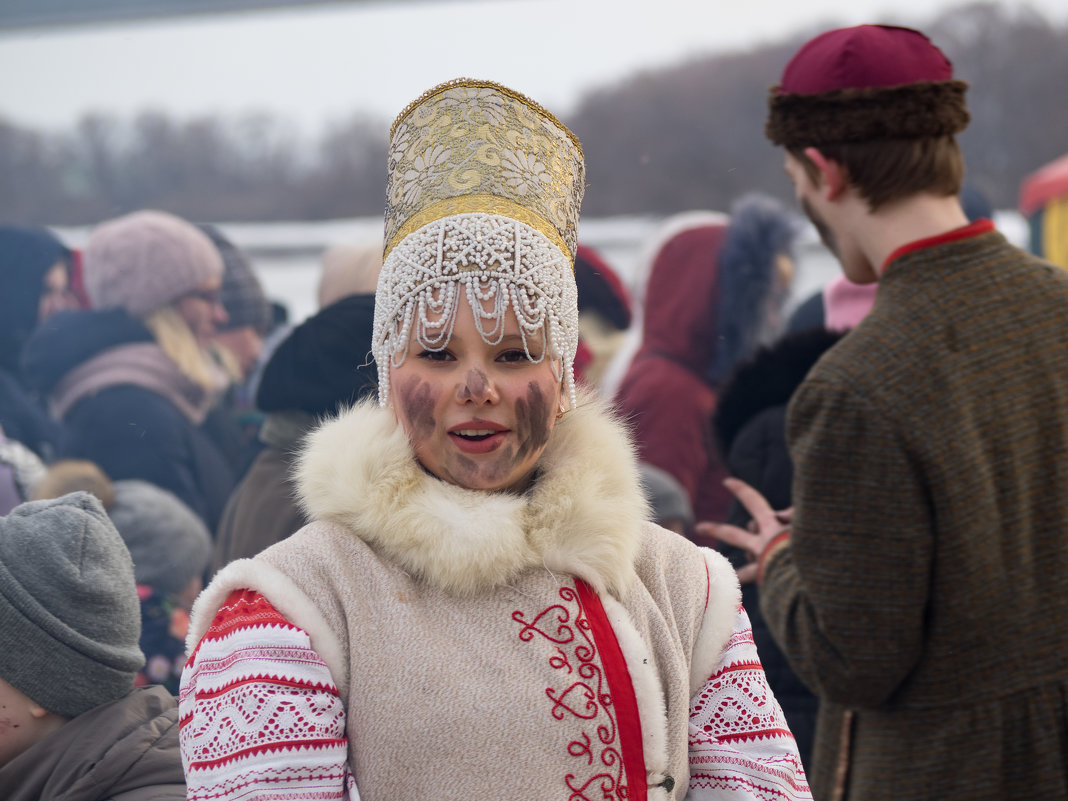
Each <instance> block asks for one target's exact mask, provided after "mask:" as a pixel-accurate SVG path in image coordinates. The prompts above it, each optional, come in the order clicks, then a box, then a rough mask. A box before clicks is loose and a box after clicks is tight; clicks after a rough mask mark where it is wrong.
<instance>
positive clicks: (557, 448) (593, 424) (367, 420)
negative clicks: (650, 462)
mask: <svg viewBox="0 0 1068 801" xmlns="http://www.w3.org/2000/svg"><path fill="white" fill-rule="evenodd" d="M295 473H296V485H297V493H298V497H299V499H300V502H301V505H302V506H303V508H304V510H305V511H306V512H307V514H308V516H309V518H310V519H312V520H326V521H330V522H334V523H339V524H341V525H343V526H344V527H346V528H347V529H349V530H350V531H352V532H353V534H354V535H355V536H358V537H360V538H361V539H363V540H364V541H365V542H367V543H368V544H369V545H371V546H372V547H373V548H374V549H375V550H377V551H378V552H379V553H381V554H382V555H383V556H385V557H387V558H389V559H391V560H392V561H394V562H395V563H396V564H397V565H398V566H400V567H401V568H402V569H403V570H405V571H406V572H408V573H411V574H412V575H415V576H419V577H420V578H422V579H424V580H426V581H428V582H431V583H433V584H435V585H437V586H440V587H442V588H443V589H447V590H449V591H450V592H455V593H458V594H463V595H469V594H472V593H475V592H477V591H479V590H481V589H485V588H488V587H490V586H496V585H500V584H504V583H507V582H508V580H509V579H510V578H511V577H513V576H515V575H516V574H518V573H519V572H521V571H523V570H526V569H529V568H531V567H536V566H538V565H542V566H544V567H545V568H546V569H547V570H550V571H553V572H556V571H559V572H564V573H570V574H572V575H576V576H579V577H580V578H582V579H584V580H585V581H586V582H588V583H589V584H590V585H591V586H592V587H594V588H595V589H596V590H598V591H602V592H603V591H608V592H610V593H612V594H613V595H616V596H617V597H618V596H619V595H620V594H621V593H622V591H623V590H624V589H625V588H626V586H627V585H628V583H629V582H630V580H631V579H632V577H633V576H634V567H633V565H634V559H635V556H636V554H637V551H638V547H639V541H640V538H641V527H642V524H643V522H644V521H646V520H648V519H649V512H648V507H647V504H646V501H645V498H644V495H643V493H642V490H641V484H640V480H639V477H638V468H637V461H636V458H635V455H634V449H633V447H632V445H631V443H630V439H629V437H628V436H627V434H626V431H625V429H624V427H623V425H622V424H621V423H620V422H619V421H618V420H617V419H615V418H614V417H613V416H612V415H611V414H610V413H609V412H608V411H607V410H606V409H605V408H604V407H603V406H602V405H601V404H599V403H597V402H595V401H589V400H587V401H585V402H581V403H580V404H579V406H578V408H576V409H572V410H571V411H569V412H567V414H565V415H564V416H563V418H561V419H560V420H559V421H558V422H557V424H556V427H555V429H554V430H553V433H552V435H551V437H550V439H549V444H548V445H547V447H546V449H545V452H544V453H543V454H542V456H541V459H540V460H539V462H538V478H537V480H536V481H535V482H534V484H533V486H532V487H531V488H530V489H529V490H528V491H527V492H526V493H524V494H522V495H512V494H508V493H502V492H499V493H489V492H483V491H478V490H469V489H465V488H463V487H458V486H455V485H453V484H449V483H447V482H444V481H441V480H440V479H438V478H436V477H435V476H433V475H431V474H429V473H427V472H426V471H425V470H423V468H422V467H421V466H420V465H419V463H418V462H417V461H416V459H415V456H414V454H413V452H412V449H411V446H410V445H409V442H408V439H407V436H406V435H405V433H404V430H403V429H402V428H401V426H400V425H399V424H398V423H397V421H396V419H395V417H394V415H393V412H392V410H390V409H381V408H379V407H378V406H377V404H376V403H375V402H374V401H373V400H371V401H367V402H365V403H363V404H361V405H358V406H355V407H353V408H352V409H350V410H348V411H347V412H344V413H342V414H341V415H340V416H338V417H336V418H334V419H332V420H329V421H327V422H325V423H323V425H321V426H320V427H319V428H318V429H316V430H315V431H313V432H312V433H311V434H309V435H308V438H307V440H306V441H305V446H304V450H303V452H302V454H301V456H300V458H299V460H298V464H297V468H296V471H295Z"/></svg>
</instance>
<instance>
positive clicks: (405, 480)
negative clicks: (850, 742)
mask: <svg viewBox="0 0 1068 801" xmlns="http://www.w3.org/2000/svg"><path fill="white" fill-rule="evenodd" d="M388 180H389V186H388V193H387V198H388V202H387V208H386V238H385V241H386V246H385V262H384V266H383V269H382V273H381V276H380V279H379V284H378V291H377V299H376V309H375V328H374V339H373V345H374V356H375V359H376V361H377V363H378V375H379V382H380V384H379V402H378V403H377V404H375V403H374V402H373V401H372V402H370V403H366V404H363V405H358V406H356V407H355V408H353V409H351V410H349V411H347V412H345V413H343V414H341V415H340V416H339V417H337V418H336V419H333V420H330V421H328V422H326V423H324V424H323V425H322V426H321V427H320V428H318V429H317V430H316V431H314V432H313V433H312V434H311V435H310V436H309V438H308V439H307V441H306V444H305V448H304V451H303V453H302V454H301V457H300V460H299V466H298V469H297V476H296V485H297V492H298V493H299V497H300V499H301V503H302V504H303V506H304V508H305V509H306V511H307V513H308V515H309V517H310V518H311V519H312V520H314V521H315V522H313V523H311V524H310V525H308V526H306V527H305V528H303V529H301V530H300V531H298V532H297V533H296V534H294V535H293V536H292V537H289V538H288V539H286V540H285V541H283V542H281V543H279V544H277V545H275V546H273V547H271V548H269V549H268V550H267V551H265V552H263V553H261V554H260V555H259V556H257V557H256V558H254V559H252V560H242V561H238V562H234V563H232V564H231V565H230V566H228V567H227V568H226V569H224V570H223V571H222V572H221V573H220V574H219V575H218V576H217V577H216V579H215V580H214V581H213V583H212V584H211V586H210V587H209V588H208V589H207V590H206V591H205V592H204V593H203V594H202V596H201V598H200V599H199V600H198V602H197V605H196V607H195V609H194V615H193V618H194V619H193V624H192V631H191V634H190V643H189V644H190V652H191V657H190V659H189V662H188V664H187V667H186V671H185V674H184V677H183V680H182V689H181V695H180V708H181V718H182V733H181V738H182V753H183V760H184V765H185V771H186V776H187V781H188V786H189V798H190V799H193V800H194V801H195V800H196V799H213V801H218V799H226V798H238V797H240V798H243V799H247V798H261V799H267V798H270V799H279V798H311V797H314V798H320V799H329V798H349V799H353V798H363V799H366V801H375V800H376V799H407V798H411V799H416V798H419V799H425V798H432V799H437V800H439V801H441V800H443V799H470V798H538V799H553V798H559V799H595V798H596V799H607V798H612V799H614V798H628V799H632V800H633V799H646V798H649V799H667V798H684V797H690V798H723V799H734V798H754V799H756V798H759V799H775V798H781V799H796V798H808V797H809V791H808V785H807V783H806V780H805V776H804V772H803V770H802V768H801V764H800V761H799V759H798V756H797V749H796V747H795V745H794V741H793V737H792V735H791V734H790V732H789V730H788V729H787V727H786V723H785V720H784V718H783V716H782V713H781V711H780V709H779V706H778V704H777V702H776V701H775V699H774V697H773V696H772V694H771V692H770V691H769V689H768V686H767V682H766V680H765V677H764V673H763V670H762V668H761V666H760V663H759V660H758V658H757V654H756V651H755V649H754V647H753V644H752V637H751V633H750V630H749V624H748V621H747V620H746V618H745V614H744V612H742V611H740V606H739V597H740V595H739V590H738V582H737V580H736V577H735V575H734V572H733V571H732V570H731V568H730V566H729V565H728V564H727V562H726V561H725V560H724V559H723V558H721V557H720V556H719V555H718V554H716V553H714V552H712V551H708V550H703V549H700V548H698V547H696V546H694V545H693V544H691V543H689V542H687V541H686V540H685V539H683V538H682V537H679V536H677V535H675V534H672V533H669V532H667V531H665V530H663V529H660V528H658V527H657V526H655V525H653V524H652V523H649V522H647V517H648V512H647V508H646V504H645V501H644V499H643V495H642V491H641V487H640V484H639V478H638V470H637V465H636V462H635V459H634V454H633V448H632V446H631V443H630V441H629V440H628V438H627V435H626V431H625V428H624V427H623V426H622V425H621V424H620V422H619V421H618V420H616V419H614V418H613V416H612V415H611V414H610V413H609V412H608V411H606V410H605V409H604V408H603V407H602V406H600V405H599V404H598V403H596V402H594V401H592V400H588V399H585V398H583V397H577V396H576V392H575V387H574V382H573V378H572V360H573V358H574V355H575V348H576V343H577V337H578V324H577V304H576V294H577V293H576V288H575V281H574V276H573V273H572V268H571V265H572V259H573V257H574V252H575V246H576V229H577V223H578V215H579V204H580V202H581V197H582V192H583V186H584V166H583V159H582V151H581V148H580V145H579V143H578V141H577V140H576V139H575V137H574V135H573V134H571V132H570V131H568V130H567V129H566V128H565V127H564V126H563V125H562V124H561V123H560V122H559V121H558V120H556V118H554V117H553V116H552V115H551V114H549V113H548V112H546V111H545V110H544V109H542V108H541V107H540V106H538V105H536V104H534V103H533V102H531V101H530V100H528V99H527V98H525V97H523V96H522V95H519V94H517V93H516V92H513V91H511V90H509V89H505V88H504V87H501V86H498V85H496V84H492V83H487V82H481V81H469V80H459V81H453V82H450V83H448V84H445V85H442V86H439V87H436V88H434V89H431V90H430V91H428V92H427V93H426V94H424V95H423V96H422V97H421V98H419V99H418V100H417V101H416V102H414V103H413V104H412V105H411V106H409V108H408V109H406V110H405V111H404V112H403V113H402V114H401V115H400V117H399V118H398V119H397V121H396V123H395V124H394V127H393V131H392V133H391V150H390V161H389V179H388ZM679 291H685V288H684V287H680V288H679ZM363 358H364V354H360V353H354V354H353V363H354V364H358V363H360V362H361V361H362V359H363Z"/></svg>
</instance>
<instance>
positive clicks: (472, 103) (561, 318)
mask: <svg viewBox="0 0 1068 801" xmlns="http://www.w3.org/2000/svg"><path fill="white" fill-rule="evenodd" d="M584 189H585V167H584V164H583V157H582V148H581V146H580V145H579V142H578V140H577V139H576V138H575V136H574V134H572V133H571V132H570V131H569V130H568V129H567V128H566V127H565V126H564V125H563V124H562V123H560V121H559V120H557V119H556V118H555V117H554V116H553V115H552V114H550V113H549V112H548V111H546V110H545V109H543V108H542V107H541V106H539V105H537V104H536V103H534V102H533V101H531V100H529V99H528V98H526V97H524V96H523V95H520V94H519V93H517V92H514V91H512V90H511V89H507V88H505V87H503V86H500V85H498V84H494V83H490V82H487V81H474V80H469V79H459V80H455V81H450V82H449V83H446V84H442V85H440V86H437V87H435V88H433V89H431V90H429V91H428V92H426V93H424V94H423V96H422V97H420V98H419V99H418V100H416V101H415V102H413V103H412V104H411V105H409V106H408V108H406V109H405V110H404V111H403V112H402V113H401V114H400V116H398V117H397V120H396V122H394V124H393V128H392V130H391V132H390V151H389V171H388V178H387V184H386V234H385V242H386V245H385V255H384V260H383V265H382V272H381V273H380V274H379V279H378V289H377V290H376V295H375V320H374V337H373V340H372V350H373V353H374V357H375V361H376V363H377V365H378V380H379V390H378V399H379V403H380V404H381V405H382V406H385V405H387V404H388V403H389V396H390V368H391V367H394V366H398V365H400V364H402V363H403V361H404V358H405V355H406V354H407V350H408V343H409V339H410V337H411V336H413V335H414V336H415V337H416V340H417V341H418V343H419V345H420V347H422V348H425V349H427V350H442V349H444V348H445V347H446V346H447V345H448V341H449V338H450V336H451V334H452V328H453V324H454V322H455V319H456V311H457V308H458V305H459V303H460V301H461V299H462V298H464V297H466V299H467V301H468V303H469V304H470V306H471V309H472V310H473V311H474V313H475V323H476V325H477V326H478V330H479V333H480V334H481V335H482V338H483V340H485V341H486V342H487V343H489V344H491V345H493V344H497V343H498V342H500V340H501V337H502V336H503V334H504V318H505V314H506V313H507V311H508V310H509V309H512V310H513V311H514V312H515V315H516V319H517V320H518V322H519V327H520V332H521V334H522V336H523V340H524V344H525V346H526V349H527V355H528V357H530V358H532V359H533V360H535V361H539V360H540V359H543V358H549V359H551V360H552V361H553V364H554V368H555V369H556V370H557V373H558V377H559V378H560V379H561V380H562V381H563V382H564V388H565V391H566V392H567V394H568V396H569V397H570V399H571V404H572V405H574V404H575V388H574V375H573V364H574V360H575V351H576V349H577V347H578V290H577V289H576V286H575V277H574V270H573V264H574V258H575V247H576V244H577V239H578V237H577V230H578V216H579V207H580V205H581V203H582V194H583V191H584ZM461 293H463V294H461ZM543 337H545V338H547V341H546V342H545V343H544V344H545V345H546V347H542V338H543ZM532 345H533V346H534V347H532Z"/></svg>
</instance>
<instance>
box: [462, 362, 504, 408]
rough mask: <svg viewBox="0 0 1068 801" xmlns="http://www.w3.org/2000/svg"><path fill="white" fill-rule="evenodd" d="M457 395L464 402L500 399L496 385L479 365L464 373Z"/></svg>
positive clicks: (493, 401)
mask: <svg viewBox="0 0 1068 801" xmlns="http://www.w3.org/2000/svg"><path fill="white" fill-rule="evenodd" d="M457 395H458V398H459V400H461V401H463V402H464V403H467V402H471V403H495V402H496V401H497V400H498V399H499V396H498V394H497V387H496V385H495V384H494V383H493V381H492V380H491V379H490V377H489V376H488V375H487V374H486V372H485V371H484V370H482V369H481V368H479V367H472V368H470V369H469V370H468V371H467V372H466V373H464V377H463V380H462V381H461V382H460V385H459V387H458V393H457Z"/></svg>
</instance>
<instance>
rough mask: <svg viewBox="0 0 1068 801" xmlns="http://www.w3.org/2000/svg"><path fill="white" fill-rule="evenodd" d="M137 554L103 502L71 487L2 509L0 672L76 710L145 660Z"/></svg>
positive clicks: (121, 688) (105, 695)
mask: <svg viewBox="0 0 1068 801" xmlns="http://www.w3.org/2000/svg"><path fill="white" fill-rule="evenodd" d="M140 637H141V605H140V602H139V601H138V598H137V588H136V586H135V585H134V575H133V563H132V562H131V561H130V554H129V552H128V551H127V550H126V546H125V545H123V543H122V538H120V537H119V534H118V532H117V531H116V530H115V527H114V526H113V525H112V524H111V521H110V520H109V519H108V516H107V514H106V513H105V512H104V507H103V506H101V505H100V501H98V500H97V499H96V498H94V497H93V496H92V495H90V494H89V493H87V492H73V493H71V494H70V495H64V496H63V497H62V498H56V499H51V500H46V501H30V502H28V503H24V504H21V505H19V506H17V507H15V509H14V510H13V511H12V512H11V514H10V515H8V516H7V517H0V678H3V680H4V681H6V682H7V683H8V684H10V685H11V686H13V687H14V688H15V689H16V690H18V691H19V692H21V693H22V694H23V695H25V696H26V697H28V698H30V699H31V700H32V701H34V702H35V703H38V704H40V705H41V706H42V707H44V708H45V709H47V710H48V711H49V712H53V713H55V714H57V715H61V716H62V717H65V718H73V717H77V716H78V715H80V714H82V713H83V712H86V711H88V710H90V709H92V708H93V707H96V706H99V705H100V704H104V703H107V702H109V701H116V700H118V699H120V698H122V697H124V696H125V695H127V694H128V693H129V692H130V691H131V690H132V689H133V686H134V678H135V677H136V675H137V671H138V670H139V669H140V668H141V666H142V665H144V663H145V658H144V656H143V655H142V654H141V650H140V648H138V645H137V643H138V640H139V639H140Z"/></svg>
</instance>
